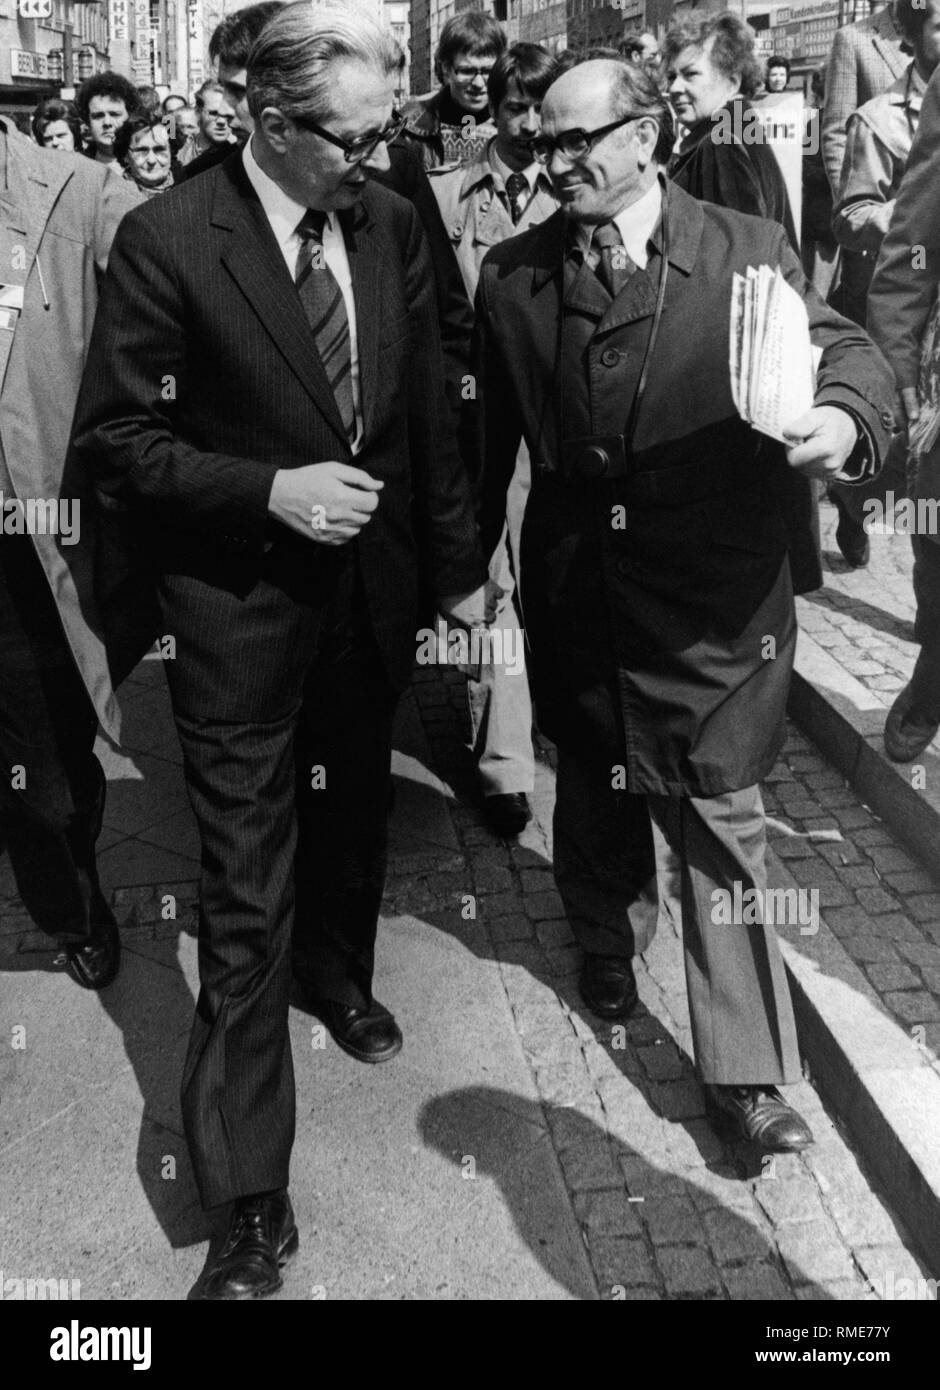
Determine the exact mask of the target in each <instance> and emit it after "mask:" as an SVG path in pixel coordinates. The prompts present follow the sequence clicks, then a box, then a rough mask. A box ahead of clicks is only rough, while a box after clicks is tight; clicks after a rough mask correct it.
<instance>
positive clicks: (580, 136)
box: [529, 111, 655, 164]
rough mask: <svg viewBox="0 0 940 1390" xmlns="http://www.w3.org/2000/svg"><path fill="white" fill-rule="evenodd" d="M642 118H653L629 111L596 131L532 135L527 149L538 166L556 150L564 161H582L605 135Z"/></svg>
mask: <svg viewBox="0 0 940 1390" xmlns="http://www.w3.org/2000/svg"><path fill="white" fill-rule="evenodd" d="M644 116H649V117H650V118H651V119H653V120H655V117H654V116H653V115H652V113H651V112H649V111H631V112H630V114H629V115H628V116H621V118H620V120H619V121H611V122H610V124H609V125H601V126H598V127H597V129H596V130H582V129H581V128H580V127H578V128H577V129H575V130H563V131H562V132H561V134H560V135H555V136H554V137H553V136H551V135H534V136H533V137H532V139H531V140H530V141H529V149H530V150H531V151H532V156H533V158H534V159H537V160H538V162H539V163H540V164H547V163H548V161H549V160H550V159H551V157H552V155H553V154H554V153H555V151H556V150H561V152H562V154H563V155H564V156H565V158H566V159H583V158H584V156H585V155H586V154H588V153H589V152H590V150H591V149H592V147H593V146H594V145H595V144H596V143H597V141H598V140H602V139H603V138H604V136H605V135H609V134H610V132H611V131H612V130H617V129H618V127H619V126H622V125H629V124H630V122H631V121H639V120H642V119H643V117H644Z"/></svg>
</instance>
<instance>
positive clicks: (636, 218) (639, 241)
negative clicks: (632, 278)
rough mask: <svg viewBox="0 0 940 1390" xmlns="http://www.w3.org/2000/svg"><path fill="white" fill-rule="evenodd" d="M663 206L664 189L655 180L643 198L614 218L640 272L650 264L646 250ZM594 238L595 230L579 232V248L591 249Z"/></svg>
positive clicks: (587, 229) (586, 227)
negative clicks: (589, 247) (591, 240)
mask: <svg viewBox="0 0 940 1390" xmlns="http://www.w3.org/2000/svg"><path fill="white" fill-rule="evenodd" d="M662 204H663V195H662V189H661V187H660V183H659V179H655V180H654V181H653V183H651V184H650V186H649V188H648V189H647V190H646V192H645V193H644V194H643V196H642V198H638V199H637V200H636V202H635V203H630V204H629V206H628V207H625V208H621V210H620V212H618V213H617V214H616V216H615V217H613V218H611V221H612V222H614V223H615V224H616V226H617V229H618V231H619V232H620V235H621V237H622V238H623V244H624V246H625V248H626V251H627V255H628V256H629V257H630V259H631V260H632V261H633V262H634V263H635V264H636V265H637V266H639V268H640V269H641V270H642V269H643V268H644V267H645V266H646V263H647V261H648V260H649V252H648V250H647V247H648V245H649V240H650V237H651V236H652V235H653V232H654V231H655V229H656V224H657V222H658V221H659V217H660V213H661V212H662ZM593 234H594V228H593V227H588V226H583V225H582V226H580V227H579V228H578V232H577V244H578V245H579V246H580V247H581V249H582V250H583V251H586V250H587V248H588V246H590V244H591V242H590V239H591V237H592V236H593Z"/></svg>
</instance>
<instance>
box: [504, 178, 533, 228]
mask: <svg viewBox="0 0 940 1390" xmlns="http://www.w3.org/2000/svg"><path fill="white" fill-rule="evenodd" d="M528 192H529V180H528V179H527V178H526V176H525V174H510V175H509V178H508V179H507V180H506V200H507V202H508V203H509V216H510V217H511V218H512V224H513V226H514V227H515V226H516V225H517V224H518V222H519V219H520V218H521V216H522V214H523V213H524V212H525V205H526V200H527V197H528Z"/></svg>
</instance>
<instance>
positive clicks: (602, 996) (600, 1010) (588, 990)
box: [578, 955, 639, 1018]
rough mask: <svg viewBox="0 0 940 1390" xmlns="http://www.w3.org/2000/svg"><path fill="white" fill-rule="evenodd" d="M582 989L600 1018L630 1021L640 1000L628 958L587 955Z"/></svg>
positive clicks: (587, 1000) (579, 985)
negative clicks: (628, 1019)
mask: <svg viewBox="0 0 940 1390" xmlns="http://www.w3.org/2000/svg"><path fill="white" fill-rule="evenodd" d="M578 988H579V990H580V991H581V998H582V999H583V1000H584V1002H585V1004H587V1006H588V1008H589V1009H590V1010H591V1013H594V1014H597V1016H598V1018H629V1016H630V1014H632V1013H633V1010H634V1009H635V1008H636V1006H637V1000H638V998H639V996H638V994H637V990H636V978H635V976H634V974H633V966H632V965H631V963H630V961H629V960H627V958H626V956H592V955H585V957H584V964H583V965H582V967H581V978H580V980H579V981H578Z"/></svg>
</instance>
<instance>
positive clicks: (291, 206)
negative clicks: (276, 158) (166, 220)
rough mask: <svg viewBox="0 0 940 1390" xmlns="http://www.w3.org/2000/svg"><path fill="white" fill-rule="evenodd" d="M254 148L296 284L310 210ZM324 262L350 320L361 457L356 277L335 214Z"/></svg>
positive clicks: (251, 177)
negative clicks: (300, 231) (300, 230)
mask: <svg viewBox="0 0 940 1390" xmlns="http://www.w3.org/2000/svg"><path fill="white" fill-rule="evenodd" d="M251 146H252V141H251V140H249V141H248V143H247V145H246V146H245V148H244V150H243V151H242V159H243V161H244V165H245V173H246V174H247V176H248V181H249V183H250V184H251V186H252V188H253V189H254V190H255V192H256V193H257V195H258V198H259V200H260V202H261V207H262V209H263V211H264V215H265V217H266V218H267V219H268V225H269V226H270V228H271V231H272V232H273V233H274V239H275V241H276V242H277V244H278V247H279V248H280V252H281V255H282V256H283V257H284V264H285V266H286V267H287V273H288V275H289V276H290V278H291V280H293V279H294V271H295V268H296V265H297V256H298V254H299V252H300V237H299V236H298V235H297V224H298V223H299V222H300V219H301V218H302V217H303V216H304V215H305V214H306V212H307V211H308V209H307V208H305V207H304V206H303V204H302V203H298V202H296V201H295V200H294V199H293V198H292V197H291V196H290V195H289V194H288V193H285V192H284V190H283V188H281V186H280V184H277V183H275V182H274V180H273V179H272V178H271V177H270V175H268V174H266V173H265V172H264V170H263V169H262V168H261V167H260V165H259V164H258V161H257V160H256V159H255V157H254V154H253V152H252V148H251ZM323 259H324V260H325V261H326V263H327V265H328V266H329V268H330V270H331V271H332V272H333V275H334V276H335V278H336V283H337V284H338V285H339V288H340V292H341V293H342V296H343V303H344V304H345V306H346V317H347V319H348V320H349V359H350V368H351V381H352V396H353V409H354V411H355V414H356V437H355V439H354V440H353V441H352V451H353V454H357V453H358V452H359V449H360V448H361V446H362V390H361V386H360V381H359V339H358V331H357V324H356V301H355V298H354V296H353V285H352V274H351V272H350V269H349V257H348V255H347V254H346V242H345V240H344V238H343V229H342V227H341V226H340V224H339V218H338V217H337V216H336V213H335V212H328V213H327V214H326V221H325V223H324V225H323Z"/></svg>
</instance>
